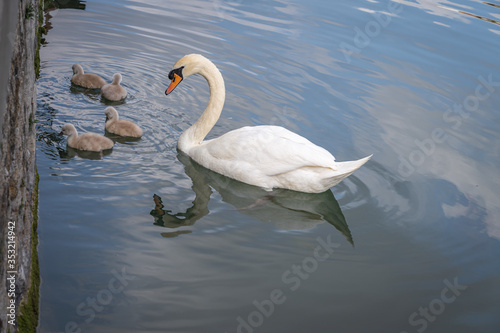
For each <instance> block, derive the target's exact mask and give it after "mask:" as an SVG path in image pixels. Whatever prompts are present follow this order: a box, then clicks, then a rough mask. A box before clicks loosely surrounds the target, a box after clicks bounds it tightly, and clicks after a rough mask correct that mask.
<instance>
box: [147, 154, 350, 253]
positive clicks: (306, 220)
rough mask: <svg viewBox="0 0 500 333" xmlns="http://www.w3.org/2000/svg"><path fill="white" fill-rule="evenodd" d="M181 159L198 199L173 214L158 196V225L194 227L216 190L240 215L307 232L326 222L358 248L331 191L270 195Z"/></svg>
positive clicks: (184, 157)
mask: <svg viewBox="0 0 500 333" xmlns="http://www.w3.org/2000/svg"><path fill="white" fill-rule="evenodd" d="M177 157H178V159H179V161H181V163H182V164H184V166H185V171H186V174H187V175H188V176H189V177H190V178H191V180H192V181H193V186H192V189H193V191H194V193H195V199H194V201H193V204H192V206H191V207H190V208H188V209H187V210H186V211H185V212H179V213H173V212H172V211H171V210H169V209H168V207H167V209H165V207H164V205H163V203H162V200H161V198H160V197H159V196H158V195H156V194H155V195H154V196H153V198H154V203H155V208H154V209H153V210H152V211H151V213H150V214H151V215H152V216H153V217H154V218H155V223H154V224H155V225H159V226H162V227H166V228H173V229H175V228H178V227H184V226H190V225H193V224H194V223H195V222H196V221H198V220H199V219H201V218H202V217H204V216H205V215H207V214H208V213H209V210H208V202H209V200H210V195H211V194H212V189H211V188H214V189H215V190H216V191H217V192H218V193H219V194H220V196H221V197H222V200H223V201H224V202H227V203H229V204H231V205H233V206H234V207H235V208H236V210H238V212H240V213H242V214H245V215H248V216H251V217H253V218H256V219H258V220H260V221H263V222H269V223H272V224H273V225H274V226H275V227H276V228H279V229H283V230H303V229H309V228H312V227H314V226H316V225H318V224H321V223H324V222H325V221H326V222H328V223H330V224H331V225H332V226H334V227H335V228H336V229H337V230H338V231H339V232H340V233H341V234H342V235H343V236H344V237H345V238H346V239H347V241H348V242H349V243H351V244H352V245H354V243H353V240H352V235H351V231H350V230H349V226H348V225H347V222H346V220H345V217H344V214H342V211H341V209H340V206H339V204H338V202H337V200H336V199H335V197H334V196H333V193H332V191H331V190H328V191H326V192H323V193H302V192H295V191H291V190H279V189H278V190H274V191H273V192H267V191H265V190H264V189H261V188H259V187H256V186H252V185H248V184H245V183H242V182H239V181H237V180H233V179H231V178H228V177H225V176H222V175H220V174H218V173H216V172H213V171H211V170H209V169H206V168H204V167H202V166H201V165H199V164H197V163H196V162H194V161H193V160H192V159H191V158H190V157H189V156H187V155H186V154H184V153H182V152H179V153H178V155H177ZM190 232H191V231H190V230H179V231H175V232H165V233H162V236H164V237H176V236H178V235H180V234H187V233H190Z"/></svg>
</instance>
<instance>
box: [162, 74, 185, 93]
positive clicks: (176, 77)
mask: <svg viewBox="0 0 500 333" xmlns="http://www.w3.org/2000/svg"><path fill="white" fill-rule="evenodd" d="M181 81H182V77H181V76H180V75H177V74H173V78H172V81H171V82H170V85H169V86H168V88H167V90H166V91H165V95H168V94H170V93H171V92H172V91H173V90H174V89H175V87H177V85H178V84H179V83H181Z"/></svg>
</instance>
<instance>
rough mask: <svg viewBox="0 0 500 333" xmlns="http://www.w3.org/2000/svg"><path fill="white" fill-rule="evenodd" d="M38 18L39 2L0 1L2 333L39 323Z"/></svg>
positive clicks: (0, 252) (0, 258)
mask: <svg viewBox="0 0 500 333" xmlns="http://www.w3.org/2000/svg"><path fill="white" fill-rule="evenodd" d="M40 15H42V13H41V12H39V1H38V0H2V1H0V48H1V50H0V139H1V141H0V235H1V238H0V314H1V317H0V332H1V333H3V332H9V331H10V332H15V331H19V332H35V331H34V330H33V329H36V324H37V320H38V283H39V282H37V280H38V281H39V276H38V259H37V256H36V244H37V237H36V223H37V202H38V193H37V177H36V165H35V163H36V159H35V149H36V144H35V111H36V87H35V80H36V74H35V63H36V61H35V54H36V50H37V44H38V38H37V33H38V30H39V28H38V27H39V17H40ZM33 250H35V251H33ZM32 264H33V265H32ZM33 267H35V268H33ZM28 295H29V297H28ZM12 324H14V325H12ZM33 325H34V327H33Z"/></svg>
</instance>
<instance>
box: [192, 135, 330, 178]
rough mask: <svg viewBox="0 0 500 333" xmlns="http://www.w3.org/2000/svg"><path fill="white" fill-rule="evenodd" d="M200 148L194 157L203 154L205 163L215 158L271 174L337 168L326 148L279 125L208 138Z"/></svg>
mask: <svg viewBox="0 0 500 333" xmlns="http://www.w3.org/2000/svg"><path fill="white" fill-rule="evenodd" d="M199 148H201V149H199ZM196 150H198V153H195V152H194V151H193V153H194V154H193V155H194V156H193V157H195V160H198V158H197V157H199V158H200V159H201V160H200V161H199V163H201V164H204V163H203V161H207V160H213V159H215V160H216V161H218V162H219V164H220V165H221V166H222V165H225V166H226V167H228V165H227V164H226V162H228V163H231V162H232V163H236V165H234V166H232V167H233V168H244V167H245V165H248V166H251V167H252V168H258V169H259V170H260V171H261V172H262V173H264V174H266V175H268V176H274V175H279V174H283V173H287V172H290V171H292V170H296V169H300V168H303V167H324V168H329V169H332V170H335V169H336V163H335V158H334V157H333V156H332V154H330V153H329V152H328V151H327V150H326V149H324V148H321V147H319V146H317V145H315V144H313V143H312V142H310V141H309V140H307V139H306V138H304V137H302V136H300V135H298V134H295V133H293V132H291V131H289V130H287V129H285V128H283V127H279V126H255V127H243V128H240V129H237V130H234V131H231V132H228V133H226V134H224V135H222V136H221V137H219V138H217V139H213V140H209V141H206V142H204V143H202V145H201V146H199V147H197V148H196ZM203 155H205V156H203ZM208 155H210V156H208ZM212 167H213V166H211V168H212ZM219 172H222V170H220V171H219Z"/></svg>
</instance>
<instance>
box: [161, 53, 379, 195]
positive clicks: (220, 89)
mask: <svg viewBox="0 0 500 333" xmlns="http://www.w3.org/2000/svg"><path fill="white" fill-rule="evenodd" d="M193 74H200V75H202V76H203V77H204V78H205V79H206V80H207V82H208V86H209V87H210V99H209V101H208V106H207V108H206V109H205V112H203V114H202V115H201V117H200V118H199V119H198V121H196V123H194V124H193V126H191V127H190V128H188V129H187V130H186V131H185V132H184V133H182V135H181V136H180V138H179V141H178V143H177V147H178V148H179V150H181V151H183V152H184V153H186V154H187V155H188V156H190V157H191V158H192V159H193V160H195V161H196V162H197V163H199V164H201V165H203V166H204V167H206V168H208V169H210V170H213V171H215V172H218V173H220V174H222V175H224V176H227V177H230V178H233V179H236V180H239V181H241V182H244V183H247V184H251V185H255V186H259V187H262V188H264V189H266V190H269V191H270V190H272V189H273V188H284V189H290V190H295V191H300V192H309V193H321V192H324V191H326V190H328V189H329V188H330V187H332V186H334V185H336V184H338V183H340V182H341V181H342V180H343V179H344V178H346V177H347V176H349V175H350V174H352V173H353V172H354V171H355V170H357V169H358V168H359V167H361V166H362V165H363V164H364V163H366V162H367V161H368V160H369V159H370V157H371V155H370V156H368V157H365V158H362V159H360V160H357V161H348V162H336V161H335V158H334V157H333V156H332V154H330V153H329V152H328V151H327V150H325V149H324V148H321V147H319V146H317V145H315V144H313V143H311V142H310V141H309V140H307V139H306V138H304V137H302V136H300V135H298V134H295V133H293V132H290V131H289V130H287V129H285V128H283V127H279V126H254V127H243V128H240V129H236V130H233V131H230V132H228V133H226V134H224V135H222V136H220V137H218V138H216V139H212V140H207V141H203V139H204V138H205V136H206V135H207V134H208V132H210V130H211V129H212V127H213V126H214V125H215V123H216V122H217V120H218V119H219V116H220V114H221V111H222V107H223V105H224V99H225V88H224V80H223V78H222V75H221V73H220V72H219V70H218V69H217V67H215V65H214V64H213V63H212V62H211V61H210V60H208V59H207V58H205V57H203V56H202V55H199V54H190V55H186V56H184V57H183V58H181V59H180V60H179V61H177V63H176V64H175V65H174V67H173V69H172V71H170V73H169V74H168V78H169V79H170V80H172V81H171V83H170V85H169V86H168V88H167V90H166V91H165V94H167V95H168V94H170V93H171V92H172V90H174V88H175V87H176V86H177V85H178V84H179V83H180V82H181V81H182V80H183V79H185V78H187V77H188V76H190V75H193Z"/></svg>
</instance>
